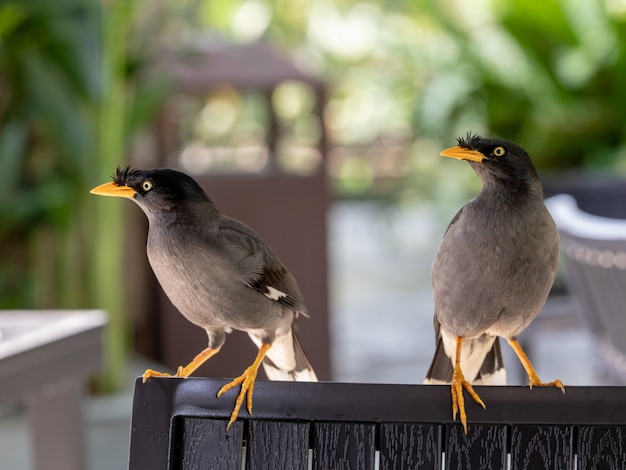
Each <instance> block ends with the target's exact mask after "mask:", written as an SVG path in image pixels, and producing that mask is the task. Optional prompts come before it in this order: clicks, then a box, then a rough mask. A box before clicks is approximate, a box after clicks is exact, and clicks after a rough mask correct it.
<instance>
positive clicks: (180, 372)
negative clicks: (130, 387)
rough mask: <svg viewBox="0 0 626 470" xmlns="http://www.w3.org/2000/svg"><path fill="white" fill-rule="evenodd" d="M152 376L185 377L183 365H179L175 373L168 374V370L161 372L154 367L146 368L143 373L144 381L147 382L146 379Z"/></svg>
mask: <svg viewBox="0 0 626 470" xmlns="http://www.w3.org/2000/svg"><path fill="white" fill-rule="evenodd" d="M152 377H184V375H183V366H178V369H177V370H176V373H175V374H174V375H172V374H168V373H167V372H159V371H156V370H154V369H146V371H145V372H144V373H143V375H142V379H143V383H146V381H147V380H148V379H150V378H152Z"/></svg>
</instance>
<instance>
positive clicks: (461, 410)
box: [452, 368, 487, 434]
mask: <svg viewBox="0 0 626 470" xmlns="http://www.w3.org/2000/svg"><path fill="white" fill-rule="evenodd" d="M463 389H465V390H467V393H469V395H470V396H471V397H472V398H473V399H474V401H475V402H476V403H478V404H479V405H480V406H482V407H483V409H486V408H487V407H486V406H485V403H484V402H483V401H482V399H481V398H480V397H479V396H478V393H476V391H475V390H474V387H472V384H470V383H469V382H468V381H467V380H465V377H464V376H463V372H461V370H460V368H455V370H454V374H453V375H452V418H453V419H454V420H455V421H456V415H457V413H458V414H459V418H460V420H461V424H462V425H463V430H464V431H465V434H467V414H466V413H465V398H464V397H463Z"/></svg>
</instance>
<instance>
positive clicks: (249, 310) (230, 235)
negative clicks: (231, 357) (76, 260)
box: [92, 168, 317, 422]
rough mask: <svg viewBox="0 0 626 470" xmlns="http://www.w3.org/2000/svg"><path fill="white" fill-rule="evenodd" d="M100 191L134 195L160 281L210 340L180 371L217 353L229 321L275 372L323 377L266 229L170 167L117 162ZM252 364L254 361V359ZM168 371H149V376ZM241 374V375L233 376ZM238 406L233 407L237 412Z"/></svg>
mask: <svg viewBox="0 0 626 470" xmlns="http://www.w3.org/2000/svg"><path fill="white" fill-rule="evenodd" d="M92 193H94V194H101V195H108V196H121V197H127V198H131V199H132V200H133V201H134V202H136V203H137V204H138V205H139V207H140V208H141V209H142V210H143V212H144V213H145V214H146V216H147V218H148V221H149V231H148V242H147V254H148V260H149V262H150V266H151V267H152V269H153V271H154V274H155V275H156V277H157V279H158V281H159V283H160V284H161V287H162V288H163V290H164V291H165V293H166V294H167V296H168V297H169V299H170V300H171V301H172V303H173V304H174V305H175V306H176V308H177V309H178V310H179V311H180V312H181V313H182V314H183V315H184V316H185V317H186V318H187V319H188V320H189V321H190V322H192V323H194V324H195V325H197V326H199V327H201V328H203V329H204V330H205V331H206V332H207V335H208V339H209V341H208V347H207V349H205V350H204V351H203V352H201V353H200V354H199V355H198V356H197V357H196V358H195V359H194V360H193V361H191V362H190V363H189V364H188V365H187V366H185V367H179V369H178V372H177V373H176V375H177V376H181V377H186V376H188V375H190V374H191V373H192V372H193V371H194V370H195V369H196V368H197V367H199V366H200V365H201V364H202V363H204V362H205V361H206V360H207V359H209V358H210V357H211V356H213V355H215V354H216V353H217V352H218V351H219V349H220V348H221V346H222V344H223V343H224V340H225V333H227V332H230V330H231V329H236V330H241V331H245V332H247V333H248V335H249V336H250V338H251V339H252V340H253V341H254V343H255V344H256V345H257V346H259V348H261V349H260V351H259V355H258V356H257V360H256V361H255V364H256V368H257V369H258V365H259V364H260V363H261V360H262V361H263V362H262V364H263V367H264V369H265V372H266V374H267V376H268V377H269V378H270V379H272V380H304V381H315V380H317V378H316V376H315V373H314V371H313V368H312V367H311V365H310V363H309V361H308V360H307V358H306V356H305V355H304V353H303V351H302V348H301V346H300V342H299V340H298V337H297V335H296V333H295V331H294V330H293V327H292V324H293V321H294V319H295V318H297V317H298V316H299V315H301V314H302V315H305V316H308V313H307V309H306V306H305V305H304V300H303V298H302V295H301V293H300V290H299V288H298V285H297V283H296V281H295V279H294V278H293V276H292V275H291V273H290V272H289V271H288V270H287V269H286V268H285V266H284V265H283V264H282V263H281V262H280V260H279V259H278V258H277V257H276V255H275V254H274V253H273V252H272V250H271V249H270V248H269V247H268V246H267V245H266V244H265V243H264V242H263V240H262V239H261V237H260V236H259V235H258V234H257V233H256V232H255V231H254V230H252V229H251V228H250V227H248V226H247V225H245V224H244V223H242V222H240V221H238V220H235V219H232V218H230V217H227V216H225V215H223V214H221V213H220V212H219V211H218V210H217V208H216V207H215V205H214V204H213V203H212V202H211V200H210V199H209V198H208V196H207V195H206V194H205V193H204V191H203V190H202V189H201V188H200V186H199V185H198V184H197V183H196V181H194V180H193V178H191V177H190V176H188V175H186V174H184V173H182V172H179V171H176V170H171V169H165V168H163V169H152V170H145V171H141V170H133V169H129V168H126V169H118V170H117V171H116V173H115V175H114V177H113V182H111V183H106V184H104V185H101V186H99V187H97V188H94V189H93V190H92ZM255 364H253V366H251V367H253V368H254V366H255ZM162 375H169V374H163V373H161V372H156V371H152V370H148V371H146V373H145V374H144V380H145V379H147V378H149V377H153V376H162ZM255 377H256V370H254V371H251V370H250V368H248V370H247V371H246V372H245V373H244V375H242V377H240V378H239V379H241V380H239V381H238V379H236V380H235V381H233V382H232V383H231V384H229V385H230V386H227V387H225V389H223V390H222V391H220V394H221V393H223V392H225V391H227V390H228V389H229V388H231V387H232V386H235V385H238V384H239V383H242V390H241V393H240V395H239V397H238V405H239V406H240V405H241V402H242V400H243V398H244V395H245V394H246V390H247V389H248V388H250V392H249V393H248V409H249V411H251V404H252V388H253V385H254V379H255ZM235 382H236V383H235ZM237 413H238V407H236V408H235V411H234V412H233V419H232V420H231V422H232V421H234V419H236V415H237Z"/></svg>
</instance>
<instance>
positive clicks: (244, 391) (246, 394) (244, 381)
mask: <svg viewBox="0 0 626 470" xmlns="http://www.w3.org/2000/svg"><path fill="white" fill-rule="evenodd" d="M256 375H257V368H255V367H254V366H250V367H248V368H247V369H246V370H245V371H244V373H243V374H241V375H240V376H239V377H237V378H236V379H234V380H233V381H231V382H229V383H227V384H226V385H224V386H223V387H222V388H221V389H220V390H219V392H217V397H218V398H219V397H221V396H222V395H223V394H224V393H226V392H227V391H229V390H230V389H231V388H234V387H236V386H238V385H241V390H240V391H239V395H237V399H236V400H235V407H234V408H233V412H232V413H231V415H230V420H229V421H228V424H227V425H226V430H227V431H228V429H229V428H230V426H231V425H232V424H233V423H234V422H235V421H236V420H237V417H238V416H239V410H240V409H241V405H243V400H244V398H245V399H246V408H247V409H248V414H250V415H252V393H253V392H254V382H255V380H256Z"/></svg>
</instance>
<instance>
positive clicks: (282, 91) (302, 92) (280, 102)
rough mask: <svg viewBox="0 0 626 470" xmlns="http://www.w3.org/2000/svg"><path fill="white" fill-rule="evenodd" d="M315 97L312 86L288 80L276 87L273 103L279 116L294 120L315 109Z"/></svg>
mask: <svg viewBox="0 0 626 470" xmlns="http://www.w3.org/2000/svg"><path fill="white" fill-rule="evenodd" d="M314 103H315V97H314V96H313V91H312V90H311V88H310V87H309V86H307V85H305V84H303V83H299V82H294V81H286V82H283V83H281V84H280V85H279V86H277V87H276V90H274V93H273V94H272V104H273V106H274V109H275V110H276V114H277V115H278V117H280V118H282V119H285V120H293V119H295V118H296V117H298V115H300V114H303V113H309V112H311V110H312V109H313V105H314Z"/></svg>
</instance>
